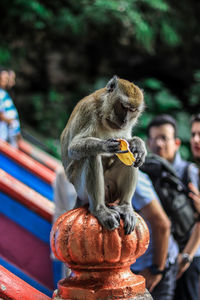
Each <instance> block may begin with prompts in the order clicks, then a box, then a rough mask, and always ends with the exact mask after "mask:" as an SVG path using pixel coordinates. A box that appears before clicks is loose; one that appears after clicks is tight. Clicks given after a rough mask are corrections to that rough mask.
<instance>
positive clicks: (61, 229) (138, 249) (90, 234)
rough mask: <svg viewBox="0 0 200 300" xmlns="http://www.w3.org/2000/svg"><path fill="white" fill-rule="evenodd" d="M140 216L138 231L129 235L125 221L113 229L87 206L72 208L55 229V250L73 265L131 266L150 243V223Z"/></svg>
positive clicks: (53, 237) (53, 244)
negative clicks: (126, 233) (103, 224)
mask: <svg viewBox="0 0 200 300" xmlns="http://www.w3.org/2000/svg"><path fill="white" fill-rule="evenodd" d="M136 217H137V224H136V227H135V230H134V231H133V232H132V233H131V234H129V235H125V234H124V229H123V222H122V221H121V224H120V227H119V228H117V229H115V230H113V231H109V230H107V229H105V228H104V227H102V226H101V225H100V224H99V222H98V220H97V219H96V218H95V217H94V216H93V215H91V214H90V212H89V211H88V208H87V207H81V208H77V209H75V210H71V211H68V212H66V213H65V214H63V215H62V216H60V217H59V218H58V220H57V221H56V223H55V224H54V226H53V228H52V231H51V247H52V250H53V252H54V254H55V256H56V257H57V258H58V259H59V260H61V261H63V262H65V263H67V264H68V265H69V266H70V267H72V268H77V266H78V268H81V267H82V268H94V267H95V268H98V267H99V265H100V267H101V268H102V267H103V266H104V267H109V266H112V267H113V264H114V265H115V267H118V266H119V265H121V264H123V265H130V264H132V263H134V261H135V259H136V258H137V257H139V256H141V255H142V254H143V253H144V252H145V251H146V249H147V247H148V243H149V234H148V229H147V226H146V223H145V222H144V221H143V219H142V218H141V217H140V216H139V215H138V214H136Z"/></svg>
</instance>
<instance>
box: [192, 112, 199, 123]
mask: <svg viewBox="0 0 200 300" xmlns="http://www.w3.org/2000/svg"><path fill="white" fill-rule="evenodd" d="M194 122H200V113H198V114H195V115H192V117H191V119H190V126H192V124H193V123H194Z"/></svg>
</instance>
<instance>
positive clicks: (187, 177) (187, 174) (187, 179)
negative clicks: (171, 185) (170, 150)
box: [182, 161, 192, 186]
mask: <svg viewBox="0 0 200 300" xmlns="http://www.w3.org/2000/svg"><path fill="white" fill-rule="evenodd" d="M191 165H192V163H191V162H189V161H187V163H186V165H185V167H184V171H183V177H182V182H183V183H184V184H185V185H186V186H188V183H189V182H190V181H191V180H190V172H189V171H190V166H191Z"/></svg>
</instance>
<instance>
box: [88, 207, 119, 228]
mask: <svg viewBox="0 0 200 300" xmlns="http://www.w3.org/2000/svg"><path fill="white" fill-rule="evenodd" d="M91 213H92V214H93V215H94V216H95V217H96V218H97V219H98V221H99V223H101V225H102V226H104V227H106V228H107V229H108V230H114V229H115V228H118V227H119V224H120V215H119V213H118V212H117V211H115V210H113V209H109V208H107V207H106V206H105V205H100V206H99V208H98V210H93V211H91Z"/></svg>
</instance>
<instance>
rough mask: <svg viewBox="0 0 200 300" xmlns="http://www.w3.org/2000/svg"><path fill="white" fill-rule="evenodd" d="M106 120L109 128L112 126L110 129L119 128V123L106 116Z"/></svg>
mask: <svg viewBox="0 0 200 300" xmlns="http://www.w3.org/2000/svg"><path fill="white" fill-rule="evenodd" d="M106 121H107V123H108V125H109V127H110V128H112V129H121V126H119V125H117V124H115V123H114V122H112V121H110V119H108V118H107V119H106Z"/></svg>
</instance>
